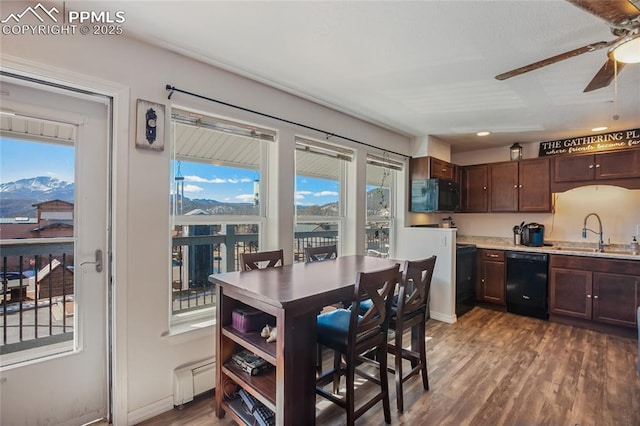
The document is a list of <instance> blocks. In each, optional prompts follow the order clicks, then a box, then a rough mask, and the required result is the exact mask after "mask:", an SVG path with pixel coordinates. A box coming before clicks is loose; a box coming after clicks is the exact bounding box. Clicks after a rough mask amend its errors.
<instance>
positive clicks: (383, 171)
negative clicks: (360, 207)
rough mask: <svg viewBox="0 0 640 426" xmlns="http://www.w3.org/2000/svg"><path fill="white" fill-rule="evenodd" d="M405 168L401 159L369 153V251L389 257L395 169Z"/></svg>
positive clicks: (367, 250) (367, 230) (374, 254)
mask: <svg viewBox="0 0 640 426" xmlns="http://www.w3.org/2000/svg"><path fill="white" fill-rule="evenodd" d="M399 170H402V163H400V162H398V161H395V160H391V159H389V158H388V157H387V156H384V157H379V156H375V155H372V154H368V155H367V177H366V179H367V225H366V230H365V232H366V238H365V241H366V247H365V249H366V254H367V255H369V256H376V257H388V256H389V250H390V241H391V238H390V230H391V229H393V228H392V226H391V225H392V221H393V217H394V208H393V206H394V199H393V197H394V193H393V188H394V183H395V172H396V171H399Z"/></svg>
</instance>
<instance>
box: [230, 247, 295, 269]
mask: <svg viewBox="0 0 640 426" xmlns="http://www.w3.org/2000/svg"><path fill="white" fill-rule="evenodd" d="M265 263H266V264H265ZM283 264H284V255H283V252H282V249H280V250H273V251H261V252H257V253H240V268H241V270H242V271H251V270H253V269H264V268H273V267H276V266H282V265H283Z"/></svg>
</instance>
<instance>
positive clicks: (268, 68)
mask: <svg viewBox="0 0 640 426" xmlns="http://www.w3.org/2000/svg"><path fill="white" fill-rule="evenodd" d="M92 3H94V4H95V6H94V7H93V8H94V9H98V8H100V7H101V8H103V9H104V10H118V9H119V10H124V11H125V12H126V23H125V25H124V27H125V33H126V34H127V35H128V36H131V37H135V38H138V39H142V40H145V41H147V42H149V43H151V44H154V45H158V46H161V47H164V48H167V49H169V50H172V51H175V52H179V53H181V54H183V55H186V56H190V57H193V58H197V59H199V60H202V61H204V62H207V63H210V64H213V65H216V66H219V67H222V68H225V69H228V70H232V71H234V72H236V73H238V74H241V75H244V76H248V77H250V78H253V79H256V80H258V81H261V82H264V83H266V84H268V85H271V86H275V87H277V88H280V89H283V90H285V91H288V92H291V93H294V94H297V95H299V96H302V97H304V98H307V99H311V100H313V101H316V102H318V103H321V104H323V105H327V106H330V107H332V108H334V109H338V110H340V111H343V112H346V113H349V114H351V115H354V116H356V117H360V118H363V119H365V120H367V121H371V122H373V123H377V124H379V125H382V126H384V127H387V128H390V129H394V130H397V131H400V132H401V133H404V134H407V135H411V136H416V137H421V136H426V135H434V136H438V137H440V138H442V139H444V140H446V141H447V142H450V143H451V145H452V152H462V151H469V150H474V149H479V148H483V147H491V146H503V145H510V144H511V143H513V142H535V141H546V140H554V139H561V138H566V137H572V136H582V135H588V134H590V133H591V130H590V129H591V128H592V127H595V126H600V125H604V126H609V130H622V129H631V128H638V127H640V64H638V65H627V66H626V67H625V69H624V70H623V71H622V72H621V74H620V76H619V78H618V80H617V90H616V84H615V82H614V83H612V84H611V85H610V86H609V87H607V88H604V89H600V90H596V91H594V92H591V93H583V92H582V90H583V89H584V88H585V86H586V85H587V83H589V81H590V80H591V78H592V77H593V76H594V75H595V74H596V72H597V71H598V70H599V69H600V67H601V66H602V65H603V64H604V62H605V60H606V49H603V50H598V51H595V52H592V53H586V54H583V55H580V56H577V57H574V58H571V59H567V60H565V61H562V62H559V63H556V64H553V65H550V66H547V67H545V68H541V69H538V70H535V71H532V72H529V73H527V74H523V75H520V76H517V77H513V78H511V79H508V80H505V81H498V80H496V79H494V76H495V75H497V74H500V73H503V72H506V71H509V70H511V69H513V68H517V67H520V66H522V65H527V64H529V63H532V62H535V61H538V60H541V59H544V58H547V57H549V56H553V55H556V54H559V53H563V52H565V51H568V50H572V49H575V48H578V47H582V46H584V45H587V44H590V43H593V42H597V41H609V40H612V39H614V38H615V36H613V35H612V34H611V33H610V31H609V28H608V25H607V24H606V23H605V22H604V21H602V20H601V19H599V18H597V17H595V16H592V15H590V14H588V13H587V12H585V11H583V10H581V9H579V8H577V7H575V6H574V5H572V4H570V3H568V2H566V1H564V0H547V1H534V0H528V1H524V0H523V1H508V0H502V1H500V0H494V1H486V0H484V1H483V0H476V1H452V0H449V1H418V2H404V1H385V2H369V1H363V2H342V1H341V2H337V1H323V2H272V1H261V2H217V1H216V2H214V1H196V2H186V1H149V2H143V1H136V2H113V1H97V2H92ZM176 84H177V83H176ZM178 87H179V85H178ZM203 90H204V88H203ZM203 94H205V95H208V96H212V97H215V93H209V92H207V93H203ZM265 112H267V113H268V111H265ZM614 115H618V116H619V119H617V120H614V118H613V116H614ZM480 130H489V131H491V132H492V135H490V136H488V137H485V138H478V137H477V136H475V133H476V132H477V131H480Z"/></svg>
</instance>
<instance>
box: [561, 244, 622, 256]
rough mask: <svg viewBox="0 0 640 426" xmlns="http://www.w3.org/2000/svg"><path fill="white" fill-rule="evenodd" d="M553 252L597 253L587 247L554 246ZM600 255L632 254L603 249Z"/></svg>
mask: <svg viewBox="0 0 640 426" xmlns="http://www.w3.org/2000/svg"><path fill="white" fill-rule="evenodd" d="M553 249H554V250H560V251H572V252H580V253H597V252H598V251H597V250H596V249H595V248H587V247H563V246H556V247H553ZM602 253H609V254H624V255H632V254H633V252H632V251H630V250H614V249H607V248H605V249H604V250H603V251H602Z"/></svg>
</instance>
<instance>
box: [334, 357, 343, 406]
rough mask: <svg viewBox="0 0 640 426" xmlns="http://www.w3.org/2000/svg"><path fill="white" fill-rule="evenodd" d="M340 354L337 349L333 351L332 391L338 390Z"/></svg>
mask: <svg viewBox="0 0 640 426" xmlns="http://www.w3.org/2000/svg"><path fill="white" fill-rule="evenodd" d="M341 363H342V355H341V354H340V352H338V351H334V352H333V393H334V394H336V395H337V394H338V392H339V391H340V368H341V367H342V365H341Z"/></svg>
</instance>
